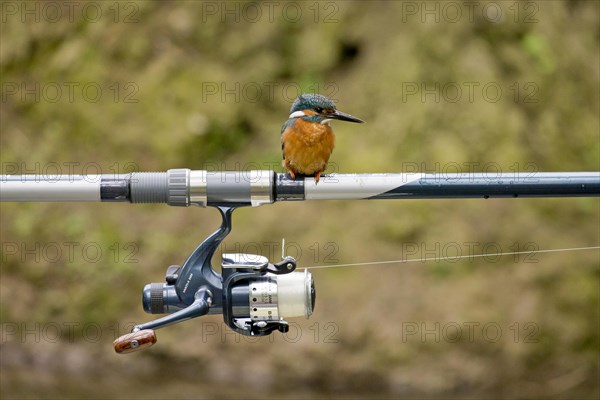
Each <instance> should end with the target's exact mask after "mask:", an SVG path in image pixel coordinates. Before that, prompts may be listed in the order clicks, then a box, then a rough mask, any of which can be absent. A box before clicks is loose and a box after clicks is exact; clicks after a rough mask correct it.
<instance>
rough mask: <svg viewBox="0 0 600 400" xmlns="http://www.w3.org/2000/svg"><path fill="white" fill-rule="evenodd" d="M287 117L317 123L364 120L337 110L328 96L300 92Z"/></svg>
mask: <svg viewBox="0 0 600 400" xmlns="http://www.w3.org/2000/svg"><path fill="white" fill-rule="evenodd" d="M289 118H290V119H292V118H302V119H304V120H305V121H309V122H314V123H319V124H328V123H329V121H331V120H332V119H339V120H340V121H348V122H356V123H363V122H364V121H363V120H361V119H359V118H356V117H353V116H352V115H350V114H346V113H344V112H341V111H339V110H337V109H336V107H335V104H334V103H333V101H331V100H330V99H329V98H327V97H325V96H323V95H321V94H312V93H305V94H302V95H300V97H298V98H297V99H296V101H294V104H292V108H291V109H290V117H289Z"/></svg>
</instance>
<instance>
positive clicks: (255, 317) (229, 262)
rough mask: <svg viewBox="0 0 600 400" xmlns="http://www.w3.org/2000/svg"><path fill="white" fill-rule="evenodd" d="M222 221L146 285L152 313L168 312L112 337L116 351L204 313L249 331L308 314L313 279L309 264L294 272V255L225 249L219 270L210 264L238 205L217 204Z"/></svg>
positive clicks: (146, 343)
mask: <svg viewBox="0 0 600 400" xmlns="http://www.w3.org/2000/svg"><path fill="white" fill-rule="evenodd" d="M217 209H218V210H219V212H220V213H221V217H222V223H221V226H220V227H219V229H217V230H216V231H215V232H214V233H213V234H212V235H210V236H209V237H208V238H206V239H205V240H204V242H202V243H201V244H200V245H199V246H198V247H197V248H196V249H195V250H194V252H193V253H192V254H191V255H190V256H189V257H188V259H187V260H186V261H185V263H184V264H183V265H182V266H179V265H172V266H170V267H169V268H167V272H166V276H165V282H164V283H162V282H161V283H150V284H148V285H146V286H145V287H144V290H143V294H142V303H143V307H144V311H146V312H147V313H150V314H169V315H167V316H165V317H162V318H159V319H156V320H154V321H150V322H146V323H144V324H139V325H135V326H134V327H133V329H132V331H131V332H132V333H129V334H127V335H123V336H121V337H119V338H118V339H117V340H115V341H114V343H113V344H114V348H115V351H116V352H117V353H130V352H133V351H136V350H140V349H143V348H146V347H150V346H152V345H153V344H154V343H156V334H155V332H154V329H159V328H163V327H165V326H168V325H173V324H176V323H179V322H183V321H187V320H189V319H192V318H196V317H200V316H202V315H206V314H223V319H224V321H225V323H226V324H227V326H229V328H231V329H232V330H234V331H235V332H237V333H239V334H242V335H246V336H265V335H269V334H271V333H272V332H274V331H279V332H282V333H285V332H287V331H288V330H289V324H288V322H287V321H285V319H284V318H292V317H299V316H305V317H306V318H308V317H309V316H310V315H311V314H312V312H313V308H314V305H315V285H314V281H313V278H312V275H311V273H310V272H308V270H305V271H304V272H295V269H296V260H294V258H292V257H284V258H283V259H282V260H281V261H279V262H277V263H270V262H269V260H268V259H267V258H266V257H264V256H260V255H254V254H242V253H232V254H223V255H222V262H221V274H219V273H218V272H217V271H215V269H214V268H213V267H212V265H211V258H212V257H213V255H214V253H215V251H216V250H217V248H218V247H219V245H220V244H221V242H222V241H223V240H224V239H225V237H226V236H227V235H228V234H229V232H230V231H231V216H232V213H233V210H234V209H235V207H217Z"/></svg>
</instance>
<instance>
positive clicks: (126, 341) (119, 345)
mask: <svg viewBox="0 0 600 400" xmlns="http://www.w3.org/2000/svg"><path fill="white" fill-rule="evenodd" d="M154 343H156V333H154V331H153V330H152V329H143V330H141V331H137V332H133V333H128V334H126V335H123V336H121V337H119V338H117V339H116V340H115V341H114V342H113V346H114V348H115V351H116V352H117V353H118V354H127V353H132V352H134V351H138V350H142V349H145V348H148V347H150V346H152V345H153V344H154Z"/></svg>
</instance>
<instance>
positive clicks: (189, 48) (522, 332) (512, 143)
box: [0, 1, 600, 398]
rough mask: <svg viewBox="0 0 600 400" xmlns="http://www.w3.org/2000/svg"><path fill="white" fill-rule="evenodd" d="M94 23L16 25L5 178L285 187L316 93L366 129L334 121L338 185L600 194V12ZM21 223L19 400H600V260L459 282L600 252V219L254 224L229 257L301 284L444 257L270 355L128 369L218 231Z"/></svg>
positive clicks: (9, 271)
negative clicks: (287, 269) (288, 141)
mask: <svg viewBox="0 0 600 400" xmlns="http://www.w3.org/2000/svg"><path fill="white" fill-rule="evenodd" d="M48 3H54V4H58V5H60V4H62V3H61V2H46V3H45V4H48ZM75 3H76V4H77V6H75V7H74V8H71V9H69V7H70V6H64V5H62V8H60V9H58V8H56V7H55V9H56V10H59V11H60V12H62V13H63V18H58V19H57V18H55V16H56V14H54V12H55V9H52V8H48V6H47V5H46V6H44V3H34V2H23V3H22V2H3V3H2V23H1V36H0V45H1V46H0V56H1V62H0V64H1V74H2V76H1V80H2V103H1V125H0V127H1V137H0V145H1V150H0V154H1V158H2V160H1V161H2V168H3V171H2V173H21V172H22V173H47V174H53V173H56V171H57V168H56V167H57V166H58V167H60V170H61V172H62V173H96V172H102V173H115V172H129V171H130V170H131V169H132V168H133V169H136V170H139V171H152V170H159V171H164V170H167V169H169V168H177V167H187V168H194V169H202V168H209V169H217V168H218V169H238V168H245V169H256V168H266V169H271V168H273V166H275V168H277V169H279V168H280V167H279V166H278V164H279V160H280V157H281V155H280V145H279V132H280V126H281V124H282V123H283V121H284V120H285V119H286V117H287V115H288V110H289V107H290V105H291V102H292V101H293V99H294V97H295V96H296V95H297V94H298V90H299V88H301V90H303V91H318V92H320V93H323V94H325V95H330V96H331V97H332V98H334V99H335V100H336V101H338V104H339V107H340V109H342V110H344V111H347V112H349V113H351V114H353V115H356V116H358V117H360V118H363V119H365V120H366V121H367V124H366V125H360V126H358V125H352V124H344V123H334V128H335V130H336V133H337V136H338V142H337V147H336V149H335V151H334V154H333V157H332V160H331V161H332V163H333V164H334V166H335V170H336V171H338V172H415V171H417V170H419V171H431V172H441V173H443V172H456V171H457V169H460V170H462V171H466V172H473V171H484V172H490V173H493V172H494V171H496V170H501V171H503V172H512V171H514V170H515V169H519V170H524V171H532V172H534V173H535V172H536V171H586V170H587V171H589V170H592V171H597V170H600V165H599V164H600V137H599V132H600V127H599V115H598V113H599V106H600V101H599V90H598V89H599V83H600V77H599V74H600V72H599V65H600V60H599V37H600V23H599V4H600V3H598V2H597V1H568V2H567V1H565V2H560V1H545V2H542V1H539V2H519V3H517V2H496V3H487V2H477V3H476V4H477V5H475V6H473V5H471V6H468V5H465V4H466V3H465V4H463V2H426V3H425V2H423V3H422V2H339V3H337V2H322V3H310V2H307V3H303V2H302V3H300V2H296V3H283V2H281V3H280V2H272V3H270V4H271V5H270V6H269V5H265V4H262V5H256V3H245V2H205V3H202V2H195V1H183V2H176V1H173V2H171V1H169V2H120V3H115V2H90V3H85V2H75ZM65 4H66V3H65ZM90 4H91V5H90ZM290 4H291V5H290ZM448 4H451V6H450V7H449V6H448ZM86 5H89V6H88V8H85V9H84V7H85V6H86ZM452 5H453V6H452ZM44 7H46V8H45V9H44ZM486 7H487V8H486ZM257 9H260V11H261V13H260V14H257V13H256V10H257ZM426 9H429V10H433V11H432V13H429V14H428V13H426ZM15 10H16V11H15ZM23 10H34V11H31V12H30V13H29V14H27V13H24V11H23ZM35 10H37V11H35ZM44 10H45V11H44ZM69 10H71V11H69ZM84 10H85V12H84ZM297 10H299V12H300V13H301V14H298V13H297ZM414 10H416V11H414ZM455 10H458V11H459V12H460V14H456V11H455ZM498 10H500V12H501V15H498V14H496V13H497V11H498ZM98 12H101V15H98ZM36 13H37V14H36ZM70 15H72V18H70V17H69V16H70ZM496 15H498V17H496ZM36 16H37V18H36ZM98 88H100V90H101V91H100V92H99V91H98ZM457 89H459V90H457ZM498 89H500V90H501V92H498ZM70 163H75V164H70ZM0 215H1V219H2V223H1V227H0V233H1V235H2V237H1V242H2V246H3V247H2V266H1V274H2V275H1V297H0V298H1V305H0V311H1V322H2V342H1V344H0V349H1V364H0V365H1V380H0V387H1V394H2V397H3V398H24V397H28V398H34V397H60V398H70V397H71V398H80V397H84V396H85V397H93V398H103V397H113V398H134V397H144V398H146V397H150V398H171V397H172V398H198V397H216V396H219V397H225V398H227V397H234V396H243V397H244V398H249V397H252V398H254V397H257V398H258V397H260V398H264V397H269V396H273V397H278V398H280V397H308V396H310V397H313V396H321V397H323V396H327V397H338V396H341V397H354V396H359V397H361V398H362V397H367V396H374V397H385V396H390V397H405V396H408V397H415V396H418V397H421V396H435V397H441V398H450V397H465V396H476V397H494V398H498V397H502V398H516V397H527V398H540V397H552V398H563V397H564V398H598V395H599V382H598V374H599V372H600V371H599V359H598V353H599V347H600V341H599V326H598V321H599V320H600V315H599V282H600V269H599V268H600V267H599V266H600V259H599V253H598V251H588V252H572V253H552V254H538V255H531V256H529V257H525V256H514V257H513V256H506V257H502V258H495V257H494V258H491V259H490V258H488V259H473V260H461V261H456V260H449V259H444V258H443V257H444V256H452V255H456V254H457V251H458V252H460V253H462V254H463V255H465V254H479V253H482V252H487V253H494V252H496V251H502V252H510V251H515V250H532V249H540V250H541V249H555V248H566V247H582V246H594V245H597V244H598V242H599V241H600V232H599V225H600V222H599V219H600V204H599V201H598V199H594V198H592V199H590V198H588V199H575V198H571V199H514V200H513V199H504V200H501V199H498V200H452V201H450V200H445V201H444V200H436V201H434V200H431V201H425V200H413V201H411V200H406V201H379V202H333V201H332V202H320V203H310V202H304V203H281V204H276V205H270V206H264V207H260V208H257V209H242V210H238V211H236V214H235V216H234V230H233V232H232V234H231V235H230V236H229V238H228V239H227V242H226V244H225V245H224V248H223V250H225V251H245V250H247V251H256V249H257V248H258V249H259V250H260V251H261V252H262V253H263V254H265V255H267V256H270V257H272V258H273V257H274V258H276V257H279V248H278V247H275V248H276V249H277V250H276V251H272V249H273V248H274V246H275V245H274V243H278V242H279V241H280V240H281V238H282V237H285V238H286V240H287V242H288V243H292V244H293V248H292V250H295V251H296V253H297V250H298V249H300V250H301V254H298V253H297V254H292V255H297V256H298V259H299V262H300V265H301V266H310V265H323V264H333V263H348V262H350V263H356V262H363V261H381V260H393V259H401V258H420V257H439V258H441V259H440V260H438V261H434V262H429V263H413V264H406V265H393V266H392V265H389V266H370V267H351V268H330V269H322V270H314V271H313V273H314V276H315V279H316V284H317V290H318V302H317V307H316V310H315V314H314V315H313V316H312V317H311V319H310V320H308V321H296V322H297V323H298V325H296V326H295V327H296V331H297V332H298V335H295V334H294V333H293V332H292V333H291V334H290V335H288V336H287V337H282V336H281V335H279V336H277V334H276V335H275V336H272V337H269V338H263V339H261V340H258V341H256V342H250V341H248V340H246V339H244V338H242V339H240V338H239V337H237V336H235V335H234V334H231V333H229V332H227V331H226V330H225V328H224V326H223V325H222V324H221V320H220V318H219V317H216V316H215V317H208V318H205V319H200V320H194V321H191V322H187V323H185V324H181V325H177V326H174V327H170V328H168V329H165V330H161V331H159V332H158V334H159V335H158V336H159V343H158V345H156V346H155V347H153V348H152V349H150V350H148V351H146V352H145V353H140V354H134V355H130V356H124V357H121V356H116V355H115V354H114V353H113V351H112V347H111V342H112V340H113V339H114V338H115V337H116V336H118V335H119V334H122V333H124V332H125V331H126V330H127V329H128V324H129V326H130V324H131V322H133V321H136V322H140V321H146V320H148V319H149V318H150V317H151V316H149V315H146V314H144V313H143V311H142V309H141V304H140V292H141V289H142V287H143V285H144V284H146V283H148V282H152V281H161V280H162V279H163V276H164V275H163V274H164V270H165V268H166V267H167V266H168V265H170V264H175V263H182V262H183V261H184V259H185V257H186V256H187V254H189V252H191V251H192V249H193V248H194V246H195V245H196V244H197V243H198V242H199V241H200V240H202V239H203V238H204V237H205V236H207V235H208V234H209V233H210V232H211V231H212V230H213V229H214V228H216V226H217V225H218V222H219V221H218V216H217V213H216V212H215V211H214V210H212V211H211V210H210V209H206V210H203V209H179V208H170V207H167V206H158V205H157V206H152V205H135V206H134V205H128V204H106V203H104V204H2V209H1V214H0ZM248 243H251V244H253V246H247V245H246V244H248ZM86 246H87V247H86ZM71 249H72V251H71ZM97 249H100V250H101V251H102V254H101V255H100V256H98V255H97V254H96V253H95V251H96V250H97ZM57 251H58V253H57ZM94 261H95V262H94ZM215 329H216V330H217V332H215ZM415 329H416V331H415ZM226 332H227V333H226ZM458 333H460V334H461V335H460V336H459V335H458ZM498 333H499V334H498Z"/></svg>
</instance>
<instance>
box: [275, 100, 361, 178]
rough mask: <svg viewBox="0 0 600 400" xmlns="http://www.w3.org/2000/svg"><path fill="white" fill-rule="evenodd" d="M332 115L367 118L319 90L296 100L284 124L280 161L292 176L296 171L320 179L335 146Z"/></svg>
mask: <svg viewBox="0 0 600 400" xmlns="http://www.w3.org/2000/svg"><path fill="white" fill-rule="evenodd" d="M332 119H339V120H341V121H349V122H356V123H363V122H364V121H363V120H361V119H358V118H356V117H353V116H352V115H350V114H346V113H343V112H341V111H339V110H337V109H336V107H335V104H334V103H333V101H331V100H330V99H329V98H327V97H325V96H323V95H320V94H302V95H300V97H298V98H297V99H296V101H294V104H292V108H291V109H290V116H289V119H288V120H287V121H285V123H284V124H283V127H282V128H281V150H282V151H283V161H282V163H281V164H282V165H283V167H284V168H286V169H287V170H288V171H289V173H290V176H291V177H292V179H296V175H304V176H314V177H315V181H316V182H317V183H319V178H320V177H321V174H322V173H323V171H325V170H326V169H327V162H328V161H329V156H331V152H332V151H333V147H334V146H335V135H334V134H333V129H331V126H329V122H331V120H332Z"/></svg>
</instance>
